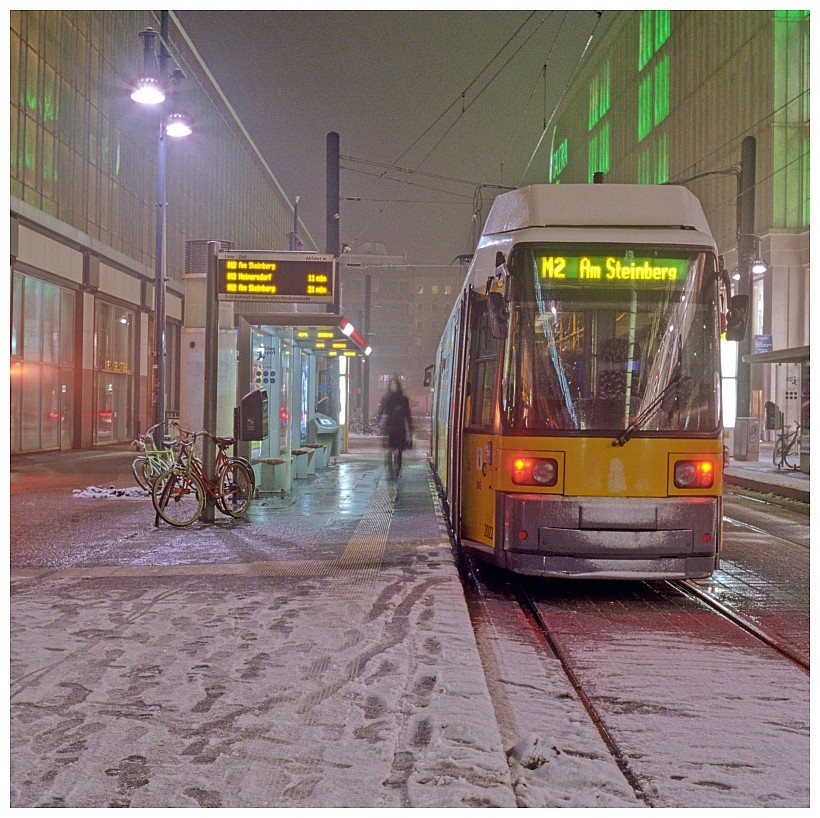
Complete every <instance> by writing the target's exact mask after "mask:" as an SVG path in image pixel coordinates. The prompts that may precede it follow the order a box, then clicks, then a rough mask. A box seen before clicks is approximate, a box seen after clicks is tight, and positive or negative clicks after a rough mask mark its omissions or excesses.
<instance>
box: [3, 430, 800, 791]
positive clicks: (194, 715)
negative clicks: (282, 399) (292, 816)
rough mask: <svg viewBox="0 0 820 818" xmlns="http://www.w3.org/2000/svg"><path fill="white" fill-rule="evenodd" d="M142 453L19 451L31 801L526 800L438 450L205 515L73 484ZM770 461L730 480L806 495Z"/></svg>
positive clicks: (20, 630)
mask: <svg viewBox="0 0 820 818" xmlns="http://www.w3.org/2000/svg"><path fill="white" fill-rule="evenodd" d="M133 457H134V453H133V452H131V451H130V450H128V449H127V448H126V447H121V448H115V449H108V450H100V451H93V452H72V453H64V454H36V455H25V456H16V457H13V458H12V460H11V468H10V494H11V503H10V512H11V513H10V533H11V538H10V540H11V541H10V550H11V555H10V562H11V567H10V588H11V592H10V593H11V596H10V624H11V648H10V659H11V662H10V665H11V747H12V757H11V801H10V803H11V806H13V807H35V806H36V807H55V806H59V807H112V806H113V807H127V806H132V807H149V806H150V807H160V806H163V807H169V806H177V807H197V806H231V807H260V806H279V807H283V806H284V807H288V806H289V807H297V806H298V807H306V806H308V807H340V806H361V807H438V806H448V807H453V806H463V807H476V806H478V807H483V806H492V807H509V806H515V804H516V797H515V792H514V787H513V786H512V782H511V780H510V772H509V765H508V759H507V756H506V752H505V746H506V745H505V741H504V740H503V738H502V735H501V732H500V728H499V726H498V724H497V722H496V719H495V717H494V712H493V703H492V701H491V698H490V694H489V691H488V689H487V685H486V679H485V673H484V670H483V668H482V663H481V657H480V655H479V651H478V648H477V645H476V641H475V635H474V632H473V628H472V624H471V621H470V616H469V613H468V610H467V606H466V603H465V598H464V592H463V589H462V586H461V583H460V580H459V576H458V572H457V569H456V566H455V563H454V560H453V554H452V550H451V548H450V544H449V539H448V537H447V532H446V527H445V525H444V521H443V518H442V515H441V510H440V507H439V503H438V499H437V497H436V493H435V489H434V486H433V484H432V480H431V478H430V474H429V469H428V467H427V463H426V459H425V456H424V453H423V452H420V451H414V452H412V453H410V457H409V458H408V460H407V461H406V465H405V470H404V473H403V475H402V478H401V481H400V482H399V484H398V486H396V485H395V484H392V483H390V482H389V481H387V479H386V477H385V475H384V471H383V468H382V451H381V449H380V448H379V447H378V441H377V440H375V439H373V438H363V439H358V440H356V439H354V440H351V452H350V454H346V455H342V456H340V457H339V458H337V460H336V462H335V463H334V464H333V465H332V466H331V467H330V468H327V469H324V470H321V471H320V472H319V473H317V474H316V475H314V476H311V477H309V478H307V479H305V480H299V481H296V483H295V486H294V491H293V492H292V493H291V494H289V495H287V496H286V497H285V498H281V497H279V496H278V495H263V496H262V497H261V498H260V500H258V501H256V502H254V504H253V505H252V507H251V511H250V512H249V514H248V516H247V517H246V518H245V519H243V520H239V521H233V520H230V519H227V518H222V517H220V516H219V515H217V521H216V523H215V524H213V525H207V524H199V523H197V524H195V525H193V526H191V527H190V528H186V529H173V528H171V527H170V526H167V525H165V524H162V525H160V526H155V525H154V523H155V516H154V513H153V509H152V507H151V503H150V499H148V498H147V497H144V498H136V499H135V498H132V497H128V496H122V495H121V496H116V495H115V494H114V495H107V496H102V497H100V498H98V499H91V498H89V497H86V496H81V495H80V494H75V492H79V491H80V490H82V489H85V488H86V487H88V486H97V487H103V488H111V487H113V488H114V489H120V488H128V487H132V486H133V485H134V479H133V477H132V475H131V470H130V466H131V461H132V460H133ZM762 458H763V454H761V459H760V460H759V461H758V462H757V463H755V464H752V463H736V462H733V463H732V464H731V465H730V467H729V468H728V469H727V480H728V481H731V482H736V483H737V484H738V485H742V486H745V487H746V488H750V489H751V490H755V491H765V492H767V493H780V494H783V493H786V492H788V493H789V496H794V493H797V494H798V495H799V496H801V497H805V501H808V486H809V478H808V476H807V475H802V474H800V473H793V474H780V473H777V472H776V471H775V470H774V468H773V466H771V467H767V465H766V464H765V463H764V461H763V459H762ZM769 463H771V461H770V460H769Z"/></svg>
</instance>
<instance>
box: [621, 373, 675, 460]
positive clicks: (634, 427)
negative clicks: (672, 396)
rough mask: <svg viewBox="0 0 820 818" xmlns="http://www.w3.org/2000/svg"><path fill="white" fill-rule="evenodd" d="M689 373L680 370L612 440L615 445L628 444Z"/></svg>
mask: <svg viewBox="0 0 820 818" xmlns="http://www.w3.org/2000/svg"><path fill="white" fill-rule="evenodd" d="M688 380H689V376H688V375H681V373H680V370H678V372H677V373H676V374H675V375H674V376H673V377H672V380H670V381H669V383H668V384H666V386H665V387H664V388H663V389H662V390H661V392H660V394H659V395H658V396H657V397H656V398H655V400H653V401H652V403H650V404H649V406H647V407H646V409H644V410H643V412H641V413H640V415H638V417H636V418H635V420H633V421H632V423H630V424H629V426H627V427H626V429H624V430H623V432H621V433H620V434H619V435H618V437H616V438H615V440H613V441H612V445H613V446H623V445H625V444H626V442H627V440H629V439H630V438H631V437H632V435H634V434H635V432H637V431H638V429H640V428H641V427H642V426H643V425H644V424H645V423H646V422H647V421H648V420H649V419H650V418H651V417H652V416H653V415H654V414H655V412H657V411H658V409H660V406H661V404H662V403H663V399H664V398H665V397H666V396H667V395H668V394H669V392H670V391H671V390H672V389H674V388H675V387H677V386H680V385H681V384H682V383H683V382H684V381H688Z"/></svg>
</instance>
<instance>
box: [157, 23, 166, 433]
mask: <svg viewBox="0 0 820 818" xmlns="http://www.w3.org/2000/svg"><path fill="white" fill-rule="evenodd" d="M167 41H168V12H167V11H163V12H161V13H160V41H159V70H160V76H161V77H164V76H165V75H166V72H167V67H168V56H169V55H168V49H167V48H166V47H165V43H166V42H167ZM167 139H168V137H167V136H166V134H165V114H164V113H163V114H162V116H160V121H159V142H158V145H157V220H156V221H157V223H156V259H155V271H154V423H158V424H160V426H159V428H158V429H157V432H156V438H155V439H156V440H157V441H159V443H160V444H161V443H162V441H163V440H164V439H165V364H166V358H165V353H166V342H165V337H166V328H165V283H166V278H167V276H166V272H167V266H166V265H167V262H166V257H167V253H166V250H167V236H168V221H167V211H168V203H167V201H166V199H167V196H168V193H167V175H168V174H167V147H168V145H167Z"/></svg>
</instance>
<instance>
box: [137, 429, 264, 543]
mask: <svg viewBox="0 0 820 818" xmlns="http://www.w3.org/2000/svg"><path fill="white" fill-rule="evenodd" d="M206 435H207V436H208V437H210V438H211V439H212V440H213V441H214V443H215V444H216V447H217V456H216V463H215V466H214V471H213V474H214V477H213V478H209V477H208V476H207V475H206V474H205V470H204V468H203V466H202V461H201V460H200V459H199V458H198V457H197V456H196V454H195V453H194V446H195V444H196V440H197V438H199V437H202V436H206ZM235 442H236V440H235V439H234V438H232V437H217V436H216V435H213V434H211V433H210V432H208V431H201V432H196V433H193V432H189V431H186V430H183V429H180V440H179V443H178V446H177V455H176V460H175V462H174V464H173V465H172V466H170V467H169V468H167V469H165V471H163V472H162V474H160V475H159V477H157V479H156V480H155V481H154V484H153V486H152V487H151V500H152V502H153V504H154V509H155V511H156V512H157V515H158V516H159V517H161V518H162V519H163V520H165V522H167V523H169V524H170V525H173V526H177V527H184V526H188V525H192V524H193V523H194V522H195V521H196V520H198V519H199V518H200V517H201V516H202V514H203V512H204V511H205V505H206V503H208V502H212V503H213V504H214V505H215V506H216V508H218V509H219V511H221V512H222V513H223V514H225V515H226V516H229V517H233V518H239V517H242V516H244V514H245V513H246V512H247V510H248V508H249V507H250V504H251V500H252V498H253V493H254V490H255V485H256V481H255V478H254V474H253V469H252V468H251V467H250V465H249V464H248V463H247V461H246V460H244V459H242V458H235V457H231V456H229V455H228V454H227V451H226V450H227V449H228V447H229V446H233V445H234V443H235Z"/></svg>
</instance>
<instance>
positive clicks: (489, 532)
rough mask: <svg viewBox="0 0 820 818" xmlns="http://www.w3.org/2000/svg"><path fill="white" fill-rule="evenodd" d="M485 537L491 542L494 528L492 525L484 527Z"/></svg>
mask: <svg viewBox="0 0 820 818" xmlns="http://www.w3.org/2000/svg"><path fill="white" fill-rule="evenodd" d="M484 536H485V537H487V539H489V540H491V539H492V538H493V527H492V526H491V525H487V524H486V523H485V525H484Z"/></svg>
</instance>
